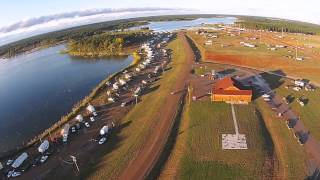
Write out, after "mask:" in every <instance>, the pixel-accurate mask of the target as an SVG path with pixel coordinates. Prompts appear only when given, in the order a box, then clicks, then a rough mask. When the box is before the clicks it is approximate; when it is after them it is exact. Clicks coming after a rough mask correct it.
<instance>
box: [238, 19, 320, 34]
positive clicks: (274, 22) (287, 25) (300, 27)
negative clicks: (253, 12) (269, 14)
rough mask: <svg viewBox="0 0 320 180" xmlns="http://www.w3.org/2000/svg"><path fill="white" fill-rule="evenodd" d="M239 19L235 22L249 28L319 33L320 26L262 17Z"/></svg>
mask: <svg viewBox="0 0 320 180" xmlns="http://www.w3.org/2000/svg"><path fill="white" fill-rule="evenodd" d="M239 19H240V21H238V22H236V24H239V25H241V26H242V27H246V28H251V29H262V30H268V31H276V32H282V31H283V32H289V33H303V34H312V35H315V34H320V26H319V25H316V24H311V23H305V22H298V21H291V20H282V19H271V18H262V17H240V18H239Z"/></svg>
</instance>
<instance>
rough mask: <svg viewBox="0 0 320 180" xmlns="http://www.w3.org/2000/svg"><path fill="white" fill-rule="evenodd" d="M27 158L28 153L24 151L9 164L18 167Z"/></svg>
mask: <svg viewBox="0 0 320 180" xmlns="http://www.w3.org/2000/svg"><path fill="white" fill-rule="evenodd" d="M27 158H28V154H27V153H26V152H24V153H22V154H21V155H20V156H19V157H18V158H17V159H16V160H15V161H14V162H13V163H12V165H11V166H12V167H13V168H18V167H19V166H21V164H22V163H23V162H24V161H25V160H26V159H27Z"/></svg>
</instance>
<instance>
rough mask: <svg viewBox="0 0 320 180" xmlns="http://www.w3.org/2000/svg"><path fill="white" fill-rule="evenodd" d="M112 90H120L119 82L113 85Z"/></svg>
mask: <svg viewBox="0 0 320 180" xmlns="http://www.w3.org/2000/svg"><path fill="white" fill-rule="evenodd" d="M112 88H113V89H114V90H118V89H119V85H118V83H117V82H116V83H114V84H113V85H112Z"/></svg>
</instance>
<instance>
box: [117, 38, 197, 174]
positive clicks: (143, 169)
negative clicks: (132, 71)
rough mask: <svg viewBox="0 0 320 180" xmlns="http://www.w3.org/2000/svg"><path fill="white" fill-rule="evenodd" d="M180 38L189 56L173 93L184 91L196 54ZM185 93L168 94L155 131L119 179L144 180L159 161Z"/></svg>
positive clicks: (185, 40) (183, 39) (184, 39)
mask: <svg viewBox="0 0 320 180" xmlns="http://www.w3.org/2000/svg"><path fill="white" fill-rule="evenodd" d="M178 38H180V39H181V40H182V41H183V44H182V45H183V46H184V51H185V53H186V54H187V56H186V59H185V63H184V64H183V65H184V67H183V69H182V70H181V72H180V73H179V76H178V79H177V83H176V85H175V88H174V89H172V91H175V90H178V89H182V88H184V87H185V85H186V82H187V80H188V77H189V75H190V74H189V73H190V71H191V68H192V64H193V62H194V61H193V60H194V54H193V51H192V49H191V47H190V46H189V44H188V42H187V39H186V37H185V35H184V34H182V33H179V34H178ZM182 94H183V93H177V94H175V95H170V94H168V95H167V96H168V98H167V101H166V103H165V106H164V107H163V108H161V109H160V110H159V111H160V113H159V114H160V115H162V117H161V118H159V121H157V123H155V124H154V131H153V133H152V134H151V135H150V136H149V137H148V139H147V140H146V142H145V143H144V145H143V146H142V147H141V150H140V151H139V152H138V153H137V155H136V156H135V158H134V159H133V160H132V161H131V162H130V163H129V164H128V166H127V167H126V168H125V169H124V171H123V172H122V173H121V175H120V177H119V179H123V180H128V179H134V180H139V179H144V178H145V177H146V176H147V175H148V173H149V172H150V170H151V169H152V167H153V166H154V164H155V163H156V161H157V160H158V158H159V156H160V154H161V152H162V149H163V148H164V146H165V143H166V141H167V138H168V136H169V133H170V131H171V128H172V125H173V123H174V118H173V117H174V115H175V113H176V109H177V107H178V104H179V99H180V98H181V96H182Z"/></svg>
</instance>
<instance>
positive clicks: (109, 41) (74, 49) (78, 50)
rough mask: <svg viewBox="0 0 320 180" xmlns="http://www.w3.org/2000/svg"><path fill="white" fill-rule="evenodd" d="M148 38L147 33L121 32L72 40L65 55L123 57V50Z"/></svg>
mask: <svg viewBox="0 0 320 180" xmlns="http://www.w3.org/2000/svg"><path fill="white" fill-rule="evenodd" d="M149 36H151V34H150V33H149V31H123V32H106V33H103V34H98V35H93V36H87V37H84V38H73V39H71V40H69V41H68V43H67V49H66V53H68V54H69V55H71V56H81V57H104V56H113V55H124V51H123V48H125V47H128V46H131V45H136V44H139V43H141V42H144V41H146V40H147V38H148V37H149Z"/></svg>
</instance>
